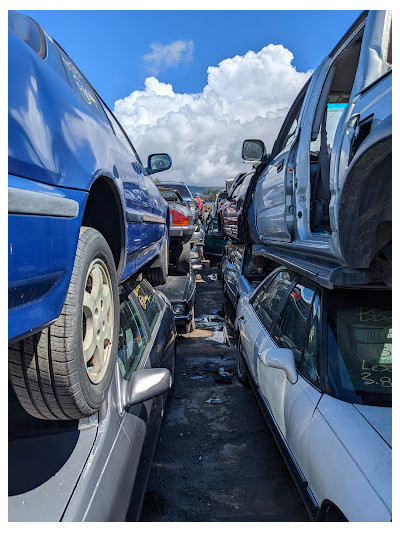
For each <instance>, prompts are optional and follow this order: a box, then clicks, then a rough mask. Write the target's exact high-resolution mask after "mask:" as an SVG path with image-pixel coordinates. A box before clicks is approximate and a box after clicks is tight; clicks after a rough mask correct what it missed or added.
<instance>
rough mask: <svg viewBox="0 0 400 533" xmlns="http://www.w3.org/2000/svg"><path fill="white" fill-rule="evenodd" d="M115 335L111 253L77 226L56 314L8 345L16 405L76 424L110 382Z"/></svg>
mask: <svg viewBox="0 0 400 533" xmlns="http://www.w3.org/2000/svg"><path fill="white" fill-rule="evenodd" d="M94 287H96V289H97V290H96V295H95V296H94V293H93V290H94ZM84 296H85V300H86V303H85V306H84ZM89 319H90V321H89ZM89 324H90V326H89ZM97 328H99V329H97ZM99 332H100V333H99ZM118 335H119V298H118V284H117V274H116V269H115V263H114V259H113V255H112V253H111V250H110V248H109V246H108V244H107V242H106V240H105V239H104V237H103V236H102V235H101V234H100V233H99V232H98V231H97V230H95V229H93V228H88V227H82V228H81V231H80V234H79V240H78V246H77V250H76V255H75V262H74V267H73V271H72V276H71V281H70V285H69V288H68V293H67V297H66V300H65V303H64V306H63V309H62V311H61V314H60V316H59V317H58V319H57V320H56V322H55V323H54V324H53V325H52V326H50V327H49V328H46V329H44V330H43V331H41V332H40V333H37V334H36V335H33V336H31V337H29V338H27V339H24V340H22V341H20V342H18V343H16V344H14V345H12V346H10V347H9V350H8V358H9V375H10V381H11V383H12V386H13V389H14V391H15V394H16V395H17V397H18V399H19V401H20V403H21V405H22V407H23V408H24V409H25V410H26V411H27V412H28V413H29V414H30V415H32V416H34V417H36V418H42V419H48V420H69V419H73V420H76V419H79V418H84V417H87V416H90V415H92V414H93V413H95V412H96V411H97V410H98V409H99V408H100V406H101V405H102V403H103V402H104V400H105V398H106V395H107V392H108V389H109V387H110V384H111V379H112V377H113V373H114V369H115V362H116V358H117V349H118ZM91 339H92V341H91V342H89V341H90V340H91ZM85 341H86V348H84V342H85ZM88 345H89V346H88ZM101 346H102V347H103V350H104V348H105V350H104V352H103V353H104V359H105V361H104V364H102V363H101V358H100V356H99V351H101ZM99 347H100V348H99ZM85 350H86V353H85ZM92 350H93V352H92ZM90 354H92V357H91V358H90V359H89V360H88V361H87V362H86V363H85V357H90Z"/></svg>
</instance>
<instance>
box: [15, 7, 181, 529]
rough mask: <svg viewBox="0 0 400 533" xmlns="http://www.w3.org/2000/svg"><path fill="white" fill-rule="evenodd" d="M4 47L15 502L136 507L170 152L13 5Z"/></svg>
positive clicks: (157, 402)
mask: <svg viewBox="0 0 400 533" xmlns="http://www.w3.org/2000/svg"><path fill="white" fill-rule="evenodd" d="M8 50H9V76H8V82H9V101H8V103H9V114H8V118H9V120H8V124H9V147H8V153H9V167H8V174H9V182H8V184H9V186H8V213H9V215H8V222H9V223H8V227H9V235H8V236H9V243H8V254H9V255H8V257H9V259H8V265H9V289H8V294H9V320H8V324H9V351H8V362H9V380H10V384H11V386H10V388H9V409H10V411H11V415H10V417H9V420H10V425H9V460H10V464H11V466H12V467H11V469H10V476H9V489H10V500H9V505H10V518H11V519H12V520H15V519H19V520H27V521H30V520H41V521H43V520H78V521H80V520H100V521H103V520H124V519H125V517H126V515H127V512H128V511H130V512H131V513H132V517H133V518H134V519H135V518H137V516H138V513H139V512H140V506H141V504H142V501H143V495H144V489H145V485H146V480H147V476H148V471H149V467H150V464H151V458H152V454H153V452H154V445H155V443H156V439H157V431H158V428H159V425H160V423H161V420H162V416H163V413H164V406H165V399H166V393H167V391H168V390H170V389H171V386H172V381H173V379H172V376H173V372H174V364H175V339H176V329H175V324H174V319H173V310H172V307H171V304H170V303H169V302H168V301H167V300H166V298H164V297H163V296H162V295H161V294H160V293H158V292H157V291H155V290H154V288H153V287H152V285H159V284H165V282H166V281H167V279H168V255H169V254H168V247H169V233H170V230H171V227H172V226H173V224H171V223H170V216H169V210H168V204H167V202H165V201H164V199H163V198H162V196H161V195H160V193H159V192H158V189H157V187H156V186H155V185H154V183H153V181H152V179H151V177H150V176H151V175H152V174H155V173H157V172H160V171H163V170H166V169H168V168H169V167H170V166H171V158H170V156H169V155H168V154H165V153H159V154H152V155H150V156H149V157H148V160H147V167H145V166H144V165H143V164H142V161H141V159H140V157H139V155H138V154H137V152H136V150H135V148H134V147H133V145H132V143H131V141H130V139H129V137H128V136H127V135H126V133H125V132H124V130H123V128H122V127H121V125H120V124H119V122H118V120H117V119H116V117H115V116H114V115H113V113H112V112H111V111H110V109H109V108H108V107H107V105H106V104H105V103H104V101H103V100H102V99H101V98H100V96H99V95H98V94H97V93H96V91H95V90H94V89H93V87H92V86H91V85H90V83H89V82H88V80H87V79H86V78H85V77H84V75H83V74H82V73H81V71H80V70H79V69H78V68H77V67H76V65H75V64H74V63H73V62H72V60H71V59H70V58H69V56H68V55H67V54H66V52H65V51H64V50H63V49H62V48H61V47H60V46H59V45H58V44H57V43H56V42H55V41H54V40H53V39H52V38H51V37H50V36H49V35H48V34H47V33H45V32H44V31H43V30H42V28H41V27H40V26H39V25H38V24H37V23H36V22H35V21H34V20H33V19H31V18H29V17H26V16H24V15H22V14H20V13H18V12H13V11H10V12H9V47H8ZM145 278H147V280H148V281H147V280H146V279H145ZM143 413H146V415H143ZM144 416H145V417H146V421H147V422H146V423H144V422H143V420H144ZM145 442H146V444H145V445H144V443H145ZM132 446H133V448H132ZM133 449H134V450H135V452H134V453H132V450H133ZM60 487H61V488H60ZM110 491H111V492H112V493H113V495H114V496H113V497H112V498H110V497H109V494H110ZM93 494H98V495H99V497H98V498H93ZM131 495H134V497H133V500H132V501H131V499H130V498H131Z"/></svg>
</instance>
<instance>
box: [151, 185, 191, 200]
mask: <svg viewBox="0 0 400 533" xmlns="http://www.w3.org/2000/svg"><path fill="white" fill-rule="evenodd" d="M157 187H163V188H164V189H176V190H177V191H178V192H179V194H180V195H181V196H182V198H192V194H191V192H190V191H189V189H188V188H187V187H186V185H184V184H183V183H168V182H165V183H159V184H158V185H157Z"/></svg>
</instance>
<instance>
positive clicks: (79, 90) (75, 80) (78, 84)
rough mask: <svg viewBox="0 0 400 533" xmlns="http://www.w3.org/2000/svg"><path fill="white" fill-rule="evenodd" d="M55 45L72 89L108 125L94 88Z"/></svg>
mask: <svg viewBox="0 0 400 533" xmlns="http://www.w3.org/2000/svg"><path fill="white" fill-rule="evenodd" d="M56 46H57V50H58V53H59V54H60V57H61V61H62V63H63V65H64V69H65V72H66V74H67V78H68V81H69V83H70V85H71V87H72V88H73V89H74V91H75V92H76V94H77V95H78V96H80V98H81V99H82V100H83V102H85V104H86V105H87V106H88V107H89V108H90V110H91V111H92V113H94V114H95V115H96V116H97V117H98V118H99V119H100V120H101V121H102V122H103V123H104V124H105V125H106V126H108V127H110V124H109V122H108V120H107V117H106V115H105V113H104V111H103V108H102V107H101V105H100V102H99V101H98V99H97V97H96V94H95V92H94V90H93V89H92V87H91V86H90V84H89V83H88V81H87V80H86V78H85V76H84V75H83V74H82V72H81V71H80V70H79V69H78V68H77V67H76V65H75V64H74V63H73V62H72V61H71V59H70V58H69V57H68V56H67V54H66V53H65V52H64V51H63V50H62V48H61V47H60V46H59V45H58V44H56Z"/></svg>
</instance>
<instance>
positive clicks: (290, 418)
mask: <svg viewBox="0 0 400 533" xmlns="http://www.w3.org/2000/svg"><path fill="white" fill-rule="evenodd" d="M290 291H291V292H290V294H289V297H288V299H287V300H286V302H285V304H284V307H283V309H281V312H280V317H279V320H278V322H277V324H276V327H275V331H274V332H273V336H274V341H273V342H274V347H280V348H289V349H291V350H292V351H293V353H294V356H295V362H296V370H297V373H298V374H297V381H296V383H294V384H292V383H291V382H290V381H289V380H288V378H287V375H286V372H285V371H284V370H281V369H278V368H272V367H270V366H266V364H265V363H264V362H263V358H262V357H258V359H257V369H258V380H259V386H260V389H261V391H262V393H263V395H264V396H265V398H266V400H267V402H268V404H269V407H270V410H271V412H272V415H273V416H274V419H275V422H276V424H277V426H278V427H279V429H280V431H281V433H282V436H283V437H284V438H285V440H286V442H287V444H288V445H289V447H290V449H291V451H292V453H293V455H294V457H295V458H296V461H297V463H298V464H299V466H300V468H301V470H302V472H303V474H304V476H305V477H306V478H307V475H308V435H309V430H310V424H311V419H312V416H313V413H314V410H315V408H316V406H317V404H318V402H319V400H320V398H321V395H322V393H321V392H320V390H319V372H318V361H317V356H318V346H319V327H318V325H319V323H320V308H321V305H320V297H319V294H318V293H316V288H315V287H313V286H312V284H310V283H308V282H306V281H303V280H301V281H300V280H299V281H298V282H297V283H296V284H295V286H293V287H291V289H290Z"/></svg>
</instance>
